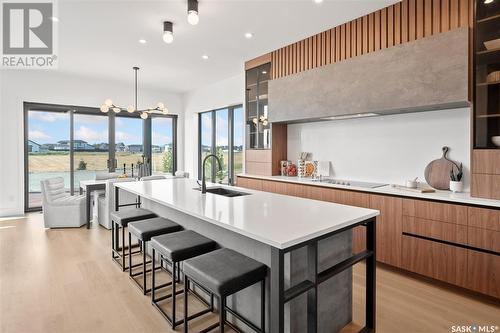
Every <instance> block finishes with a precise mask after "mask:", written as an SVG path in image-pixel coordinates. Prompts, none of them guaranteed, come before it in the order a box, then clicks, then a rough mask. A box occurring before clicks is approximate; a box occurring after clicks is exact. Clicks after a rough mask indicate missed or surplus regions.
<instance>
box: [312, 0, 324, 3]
mask: <svg viewBox="0 0 500 333" xmlns="http://www.w3.org/2000/svg"><path fill="white" fill-rule="evenodd" d="M322 2H323V0H314V3H322Z"/></svg>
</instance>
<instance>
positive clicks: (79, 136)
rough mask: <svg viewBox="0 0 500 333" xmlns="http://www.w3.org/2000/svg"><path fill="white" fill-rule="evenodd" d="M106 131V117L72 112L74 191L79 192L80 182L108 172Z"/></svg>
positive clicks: (107, 123) (107, 127) (107, 125)
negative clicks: (98, 173)
mask: <svg viewBox="0 0 500 333" xmlns="http://www.w3.org/2000/svg"><path fill="white" fill-rule="evenodd" d="M108 129H109V117H108V116H107V115H104V114H95V113H84V112H81V111H80V112H79V111H76V110H75V111H73V131H74V132H73V170H74V171H73V172H74V181H73V188H74V191H78V190H79V187H80V181H82V180H92V179H95V176H96V173H97V172H101V171H108V170H109V162H108V161H109V136H108V133H109V130H108ZM68 146H69V145H68ZM68 148H69V147H68Z"/></svg>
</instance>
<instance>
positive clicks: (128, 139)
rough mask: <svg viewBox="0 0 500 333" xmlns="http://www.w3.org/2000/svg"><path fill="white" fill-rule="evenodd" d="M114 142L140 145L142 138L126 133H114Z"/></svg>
mask: <svg viewBox="0 0 500 333" xmlns="http://www.w3.org/2000/svg"><path fill="white" fill-rule="evenodd" d="M115 137H116V142H123V143H125V144H141V143H142V138H140V137H139V136H137V135H134V134H130V133H127V132H120V131H116V134H115Z"/></svg>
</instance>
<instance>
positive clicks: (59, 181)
mask: <svg viewBox="0 0 500 333" xmlns="http://www.w3.org/2000/svg"><path fill="white" fill-rule="evenodd" d="M40 183H41V189H42V209H43V223H44V226H45V228H78V227H81V226H82V225H84V224H85V223H86V222H85V196H83V195H75V196H71V195H70V194H69V193H68V192H67V191H66V189H65V188H64V179H63V178H62V177H56V178H49V179H45V180H42V181H41V182H40Z"/></svg>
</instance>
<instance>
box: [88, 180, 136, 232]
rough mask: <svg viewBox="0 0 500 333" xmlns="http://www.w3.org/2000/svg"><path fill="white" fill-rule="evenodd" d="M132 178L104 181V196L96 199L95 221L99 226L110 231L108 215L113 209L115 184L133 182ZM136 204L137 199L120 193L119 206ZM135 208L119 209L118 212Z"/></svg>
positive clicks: (128, 194)
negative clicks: (96, 220)
mask: <svg viewBox="0 0 500 333" xmlns="http://www.w3.org/2000/svg"><path fill="white" fill-rule="evenodd" d="M134 181H136V180H135V179H133V178H118V179H108V180H106V190H105V195H104V196H99V198H98V199H97V219H98V221H99V224H100V225H102V226H103V227H104V228H106V229H111V219H110V214H111V212H112V211H114V209H115V186H114V184H115V183H123V182H134ZM135 202H137V197H136V196H135V195H133V194H132V193H129V192H126V191H120V202H119V203H120V205H125V204H133V203H135ZM133 207H135V206H125V207H120V210H122V209H123V210H125V209H130V208H133Z"/></svg>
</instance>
